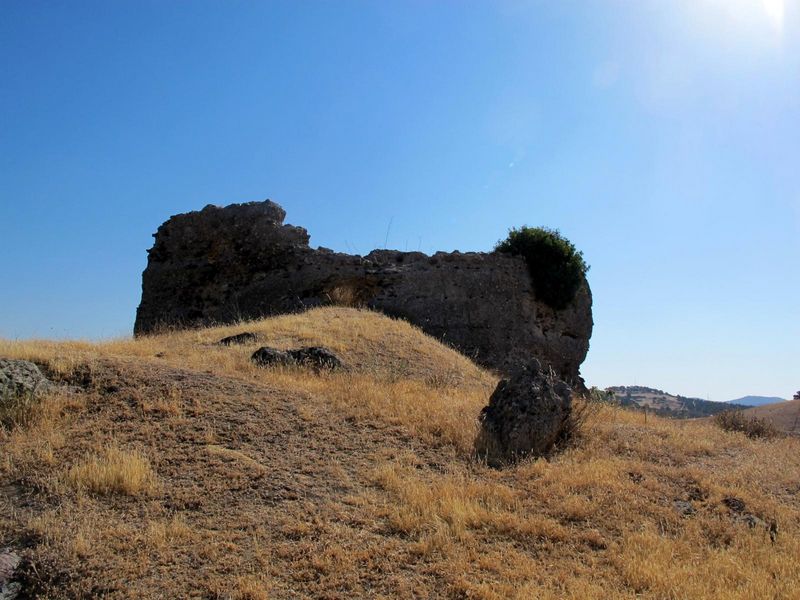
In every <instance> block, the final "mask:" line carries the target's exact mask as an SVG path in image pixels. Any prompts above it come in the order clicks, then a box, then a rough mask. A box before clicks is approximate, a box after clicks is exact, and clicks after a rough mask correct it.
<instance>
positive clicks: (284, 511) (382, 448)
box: [0, 308, 800, 599]
mask: <svg viewBox="0 0 800 600" xmlns="http://www.w3.org/2000/svg"><path fill="white" fill-rule="evenodd" d="M244 330H249V331H253V332H254V333H257V334H258V335H259V337H260V340H259V344H254V345H250V346H244V347H230V348H223V347H218V346H216V345H214V342H216V341H217V340H218V339H220V338H222V337H224V336H226V335H230V334H233V333H238V332H240V331H244ZM262 344H263V345H272V346H275V347H279V348H288V347H294V346H299V345H311V344H314V345H325V346H328V347H330V348H331V349H333V350H334V351H335V352H337V353H338V354H339V355H340V356H341V357H342V359H343V360H344V361H345V362H346V363H347V364H348V366H349V370H348V371H347V372H345V373H334V374H323V375H319V376H318V375H314V374H312V373H309V372H307V371H304V370H302V369H282V370H281V369H278V370H270V369H259V368H257V367H254V366H253V365H251V364H250V362H249V355H250V354H251V353H252V352H253V350H254V349H255V348H256V347H257V346H258V345H262ZM0 355H5V356H9V357H13V358H28V359H34V360H36V361H38V362H40V363H42V364H44V365H46V366H47V367H49V369H50V371H51V372H52V373H54V374H56V375H59V376H61V377H63V378H64V379H66V380H70V381H72V382H79V383H81V385H83V386H84V387H83V391H82V392H81V393H78V394H62V395H55V396H51V397H48V398H45V399H44V400H43V401H42V403H41V406H40V408H39V409H37V410H38V412H37V414H36V416H35V418H32V419H31V420H30V421H29V422H28V423H27V424H26V425H25V426H23V427H18V428H15V429H12V430H7V431H2V432H0V481H6V482H8V485H7V486H6V487H0V489H2V490H3V493H2V494H0V546H1V545H3V544H6V543H11V544H16V543H18V542H20V541H22V540H29V541H28V542H27V543H28V547H27V549H26V550H25V551H24V552H25V553H26V556H27V557H28V558H29V559H30V560H31V561H32V562H33V564H34V565H35V567H36V570H35V572H31V573H29V574H28V578H27V581H28V584H29V585H30V586H33V587H34V589H36V590H39V592H40V593H41V595H42V596H46V597H51V598H77V597H91V596H106V597H112V598H114V597H116V598H123V597H140V598H147V597H209V598H253V599H260V598H267V597H271V598H290V597H315V598H341V597H408V598H412V597H446V598H487V599H488V598H526V599H527V598H659V599H661V598H676V599H677V598H742V599H745V598H747V599H755V598H792V597H797V595H796V594H797V592H796V590H797V589H800V542H798V540H799V539H800V537H798V535H799V534H800V500H799V499H798V497H799V495H800V484H798V481H800V452H799V450H800V441H798V440H796V439H791V438H783V439H775V440H762V439H750V438H748V437H746V436H744V435H741V434H739V433H730V432H727V431H723V430H721V429H720V428H719V427H717V426H715V425H714V423H713V422H711V421H681V422H677V421H669V420H665V419H661V418H657V417H655V418H654V417H653V416H648V417H647V422H646V423H645V421H644V416H643V415H642V414H640V413H635V412H628V411H625V410H622V409H619V408H615V407H612V406H609V405H600V406H598V407H596V408H595V409H594V410H591V411H589V412H586V413H585V414H584V415H583V417H584V418H583V422H582V423H581V424H580V425H579V426H578V432H577V433H578V434H579V435H578V436H577V442H576V443H575V444H574V445H573V446H572V447H570V448H568V449H565V450H564V451H563V452H561V453H560V454H557V455H556V456H554V457H553V458H552V459H551V460H542V459H540V460H526V461H522V462H521V463H519V464H517V465H515V466H513V467H511V468H508V469H504V470H494V469H489V468H487V467H485V466H484V465H482V464H481V463H479V462H475V461H473V460H472V457H471V454H472V442H473V440H474V437H475V433H476V417H477V414H478V412H479V410H480V408H481V407H482V406H483V405H484V404H485V403H486V401H487V399H488V396H489V394H490V393H491V390H492V389H493V387H494V384H495V381H496V380H495V377H494V376H492V375H491V374H490V373H486V372H485V371H482V370H480V369H479V368H477V367H476V366H475V365H473V364H472V363H471V362H470V361H468V360H467V359H465V358H464V357H462V356H460V355H459V354H457V353H455V352H453V351H452V350H450V349H448V348H446V347H444V346H442V345H441V344H438V343H437V342H435V341H434V340H432V339H431V338H428V337H427V336H424V335H422V334H421V333H420V332H419V331H418V330H416V329H414V328H413V327H411V326H409V325H408V324H406V323H403V322H401V321H394V320H390V319H387V318H385V317H382V316H380V315H377V314H374V313H370V312H367V311H355V310H348V309H342V308H326V309H320V310H314V311H310V312H307V313H303V314H299V315H288V316H283V317H278V318H275V319H268V320H264V321H259V322H253V323H247V324H242V325H237V326H231V327H219V328H212V329H205V330H197V331H188V332H176V333H170V334H167V335H163V336H153V337H148V338H143V339H138V340H115V341H111V342H105V343H100V344H92V343H85V342H66V343H55V342H47V341H41V342H22V343H18V342H13V343H12V342H0ZM3 485H5V484H0V486H3ZM731 499H736V500H737V502H731ZM731 506H734V507H741V506H743V507H744V508H741V509H736V510H734V509H733V508H731ZM773 521H774V522H775V523H776V524H777V536H774V535H773V537H774V540H773V539H771V537H770V532H769V527H768V525H769V524H770V523H772V522H773ZM751 525H752V526H751ZM30 540H34V541H33V542H31V541H30Z"/></svg>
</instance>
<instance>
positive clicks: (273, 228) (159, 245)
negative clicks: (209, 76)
mask: <svg viewBox="0 0 800 600" xmlns="http://www.w3.org/2000/svg"><path fill="white" fill-rule="evenodd" d="M284 217H285V213H284V211H283V209H281V208H280V207H279V206H278V205H277V204H274V203H272V202H269V201H267V202H257V203H248V204H238V205H231V206H228V207H225V208H219V207H214V206H207V207H206V208H204V209H203V210H201V211H198V212H192V213H187V214H182V215H177V216H175V217H172V218H171V219H169V220H168V221H167V222H165V223H164V224H163V225H162V226H161V227H160V228H159V229H158V232H157V233H156V234H155V238H156V239H155V244H154V246H153V248H152V249H151V250H150V251H149V256H148V265H147V268H146V270H145V272H144V274H143V280H142V302H141V304H140V306H139V308H138V310H137V315H136V323H135V326H134V331H135V333H136V334H144V333H148V332H152V331H155V330H157V329H158V328H159V327H161V326H172V327H175V326H177V327H192V326H198V325H206V324H212V323H228V322H232V321H235V320H238V319H250V318H257V317H262V316H267V315H273V314H281V313H287V312H292V311H298V310H304V309H307V308H309V307H313V306H320V305H325V304H330V303H336V302H344V303H355V304H359V305H364V306H368V307H370V308H373V309H376V310H380V311H383V312H385V313H386V314H389V315H392V316H396V317H402V318H404V319H407V320H408V321H410V322H411V323H413V324H415V325H417V326H419V327H420V328H421V329H422V330H423V331H425V332H426V333H428V334H430V335H432V336H434V337H437V338H439V339H441V340H443V341H444V342H446V343H449V344H450V345H452V346H454V347H456V348H458V349H459V350H460V351H462V352H463V353H465V354H467V355H469V356H471V357H473V358H474V359H475V360H477V361H478V362H479V363H481V364H483V365H485V366H487V367H490V368H493V369H496V370H498V371H501V372H504V371H508V370H510V368H511V367H513V366H514V365H515V364H517V363H519V362H520V361H524V360H527V359H529V358H531V357H536V358H538V359H539V360H540V361H542V362H543V363H545V364H550V365H551V366H552V367H553V368H554V369H555V370H556V371H557V372H558V373H559V375H560V376H561V377H562V378H564V379H566V380H568V381H576V380H577V378H578V372H579V367H580V364H581V363H582V362H583V360H584V358H585V356H586V352H587V351H588V347H589V337H590V336H591V331H592V315H591V294H590V291H589V287H588V284H586V285H584V286H583V288H582V289H581V290H580V292H579V294H578V296H577V298H576V299H575V301H574V302H573V303H572V305H571V306H569V307H568V308H566V309H564V310H561V311H554V310H553V309H551V308H550V307H548V306H546V305H545V304H543V303H541V302H538V301H537V300H536V298H535V295H534V293H533V289H532V284H531V279H530V275H529V273H528V269H527V267H526V264H525V262H524V260H523V259H521V258H518V257H512V256H508V255H505V254H498V253H477V252H470V253H459V252H452V253H444V252H439V253H437V254H435V255H433V256H427V255H425V254H422V253H420V252H397V251H393V250H376V251H374V252H372V253H370V254H368V255H367V256H364V257H361V256H351V255H348V254H341V253H335V252H332V251H329V250H325V249H312V248H311V247H310V246H309V236H308V233H307V232H306V231H305V230H304V229H302V228H300V227H293V226H290V225H284V224H283V219H284Z"/></svg>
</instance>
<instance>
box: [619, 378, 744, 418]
mask: <svg viewBox="0 0 800 600" xmlns="http://www.w3.org/2000/svg"><path fill="white" fill-rule="evenodd" d="M607 391H611V392H614V398H615V399H616V400H617V401H618V402H619V403H620V404H621V405H622V406H624V407H627V408H631V409H636V408H639V409H647V410H648V411H649V412H653V413H655V414H657V415H661V416H662V417H671V418H675V419H697V418H702V417H708V416H710V415H716V414H718V413H721V412H723V411H726V410H733V409H736V408H744V407H743V406H737V405H734V404H732V403H728V402H710V401H709V400H703V399H701V398H687V397H686V396H675V395H673V394H669V393H667V392H664V391H662V390H657V389H654V388H649V387H644V386H641V385H629V386H624V385H620V386H616V387H610V388H608V390H607Z"/></svg>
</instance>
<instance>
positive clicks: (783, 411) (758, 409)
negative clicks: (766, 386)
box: [745, 400, 800, 435]
mask: <svg viewBox="0 0 800 600" xmlns="http://www.w3.org/2000/svg"><path fill="white" fill-rule="evenodd" d="M745 414H747V415H752V416H755V417H758V418H760V419H764V420H766V421H769V422H770V423H772V424H773V425H775V427H777V428H778V429H780V430H781V431H786V432H788V433H791V434H794V435H800V400H788V401H787V400H784V401H782V402H777V403H775V404H765V405H764V406H755V407H753V408H748V409H747V410H746V411H745Z"/></svg>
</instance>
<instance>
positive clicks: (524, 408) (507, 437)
mask: <svg viewBox="0 0 800 600" xmlns="http://www.w3.org/2000/svg"><path fill="white" fill-rule="evenodd" d="M571 413H572V390H571V389H570V388H569V386H568V385H567V384H566V383H564V382H563V381H560V380H559V379H558V378H557V377H556V375H555V373H554V372H553V371H551V370H550V369H544V368H542V366H541V364H540V363H539V362H538V361H537V360H532V361H531V362H530V363H528V364H527V365H524V366H522V367H520V368H519V369H518V370H517V371H516V372H514V373H513V374H512V375H511V377H509V378H508V379H503V380H501V381H500V383H498V384H497V388H496V389H495V391H494V393H493V394H492V396H491V398H489V405H488V406H486V407H485V408H484V409H483V410H482V411H481V415H480V423H481V430H480V433H479V435H478V439H477V441H476V443H475V450H476V452H477V454H478V455H479V456H481V457H482V458H485V459H486V461H487V462H488V463H489V464H490V465H492V466H500V465H502V464H505V463H511V462H514V461H516V460H518V459H521V458H525V457H527V456H545V455H546V454H547V453H548V452H550V450H552V449H553V447H554V446H555V445H556V444H557V443H558V442H559V441H561V439H562V438H563V437H564V436H565V434H566V433H567V432H568V431H569V419H570V416H571Z"/></svg>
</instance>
